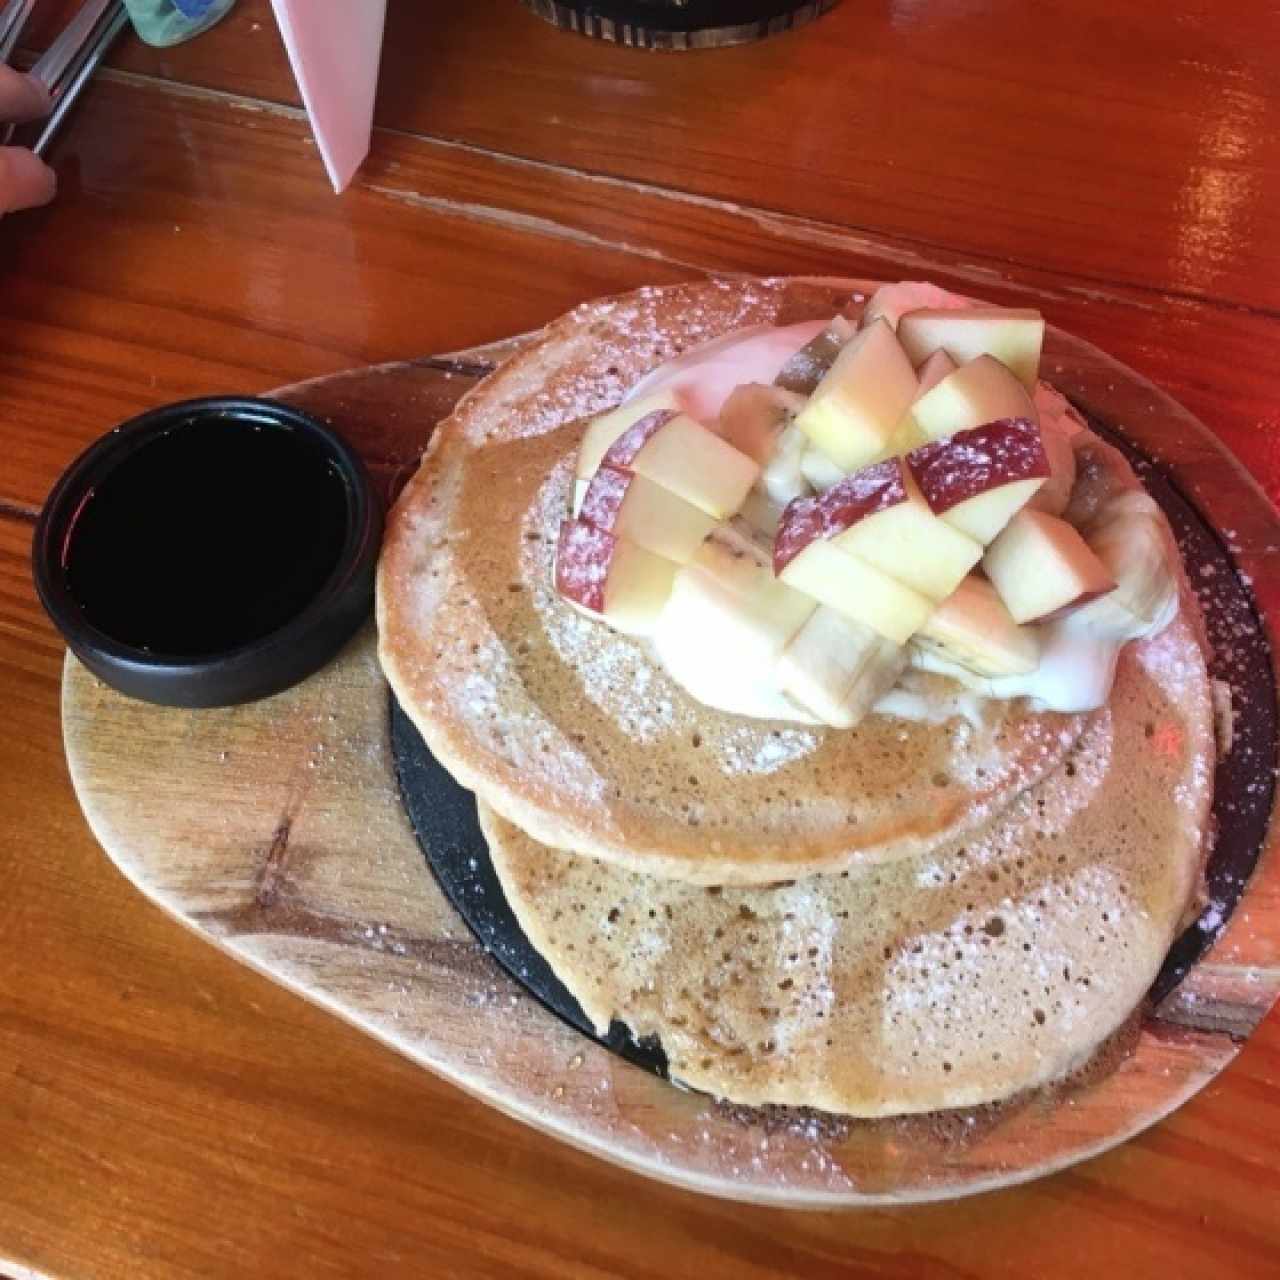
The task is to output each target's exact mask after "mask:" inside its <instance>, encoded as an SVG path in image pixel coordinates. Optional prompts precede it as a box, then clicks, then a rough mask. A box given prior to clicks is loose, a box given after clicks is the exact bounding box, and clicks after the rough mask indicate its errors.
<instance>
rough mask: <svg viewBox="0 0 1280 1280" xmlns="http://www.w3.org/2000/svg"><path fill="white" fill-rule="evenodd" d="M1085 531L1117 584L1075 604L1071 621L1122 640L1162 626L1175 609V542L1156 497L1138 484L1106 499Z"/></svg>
mask: <svg viewBox="0 0 1280 1280" xmlns="http://www.w3.org/2000/svg"><path fill="white" fill-rule="evenodd" d="M1084 537H1085V541H1086V542H1087V543H1088V544H1089V546H1090V548H1091V549H1092V550H1093V552H1094V554H1095V555H1096V556H1097V557H1098V559H1099V560H1101V561H1102V563H1103V564H1104V565H1106V567H1107V570H1108V572H1109V573H1110V574H1111V576H1112V577H1113V578H1114V579H1115V580H1116V588H1115V590H1114V591H1110V592H1108V593H1107V594H1106V595H1105V596H1099V597H1098V599H1097V600H1094V601H1092V602H1091V603H1089V604H1087V605H1084V606H1083V607H1082V608H1080V609H1077V610H1076V611H1075V613H1074V614H1073V615H1072V620H1073V623H1074V624H1075V625H1077V626H1087V627H1089V628H1090V629H1091V630H1094V631H1098V632H1101V633H1103V634H1105V635H1111V636H1115V637H1117V638H1119V639H1124V640H1134V639H1138V638H1139V637H1142V636H1153V635H1157V634H1158V633H1159V632H1161V631H1163V630H1164V629H1165V627H1167V626H1168V625H1169V623H1170V622H1172V621H1173V619H1174V617H1175V615H1176V614H1177V612H1178V574H1177V571H1176V570H1175V568H1174V566H1175V564H1176V563H1177V561H1176V557H1177V548H1176V547H1175V546H1174V543H1173V535H1172V534H1171V533H1170V532H1169V526H1168V524H1167V523H1166V522H1165V519H1164V515H1163V513H1162V512H1161V511H1160V508H1159V507H1158V506H1157V505H1156V503H1155V501H1154V500H1153V499H1152V498H1151V497H1150V496H1149V495H1148V494H1146V493H1144V492H1143V491H1142V490H1140V489H1133V490H1130V491H1129V492H1127V493H1122V494H1120V495H1119V496H1117V497H1115V498H1112V499H1110V500H1109V501H1107V502H1105V503H1104V504H1103V505H1102V506H1101V507H1100V508H1099V510H1098V512H1097V514H1096V515H1095V516H1094V518H1093V519H1092V520H1091V521H1090V522H1089V524H1088V526H1087V527H1086V528H1085V530H1084Z"/></svg>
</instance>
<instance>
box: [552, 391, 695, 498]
mask: <svg viewBox="0 0 1280 1280" xmlns="http://www.w3.org/2000/svg"><path fill="white" fill-rule="evenodd" d="M681 408H682V406H681V402H680V398H679V396H678V395H677V394H676V392H675V391H672V390H667V391H659V392H657V393H656V394H654V395H651V396H642V397H640V398H639V399H637V400H628V401H627V403H626V404H620V405H619V406H618V407H617V408H616V409H611V410H610V411H609V412H608V413H605V414H601V415H600V417H598V418H596V419H595V420H594V421H593V422H591V424H590V425H589V426H588V427H587V432H586V435H584V436H583V437H582V445H581V447H580V448H579V449H578V462H577V465H576V467H575V468H574V474H575V475H576V477H577V478H578V479H579V480H590V479H591V477H592V476H593V475H595V473H596V468H597V467H599V465H600V463H601V462H602V461H603V460H604V455H605V454H606V453H608V451H609V449H610V448H611V447H612V446H613V443H614V441H615V440H617V438H618V437H619V436H620V435H622V433H623V432H624V431H626V430H628V429H629V428H630V427H633V426H634V425H635V424H636V423H637V422H639V421H641V420H642V419H644V418H647V417H649V415H650V414H653V413H664V412H669V413H679V412H681Z"/></svg>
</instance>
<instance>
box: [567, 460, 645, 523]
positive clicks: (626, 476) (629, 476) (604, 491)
mask: <svg viewBox="0 0 1280 1280" xmlns="http://www.w3.org/2000/svg"><path fill="white" fill-rule="evenodd" d="M634 478H635V472H634V471H623V470H621V469H619V468H618V467H614V466H610V465H609V464H608V463H607V462H604V463H601V464H600V470H599V471H597V472H596V473H595V475H593V476H592V477H591V483H590V484H589V485H588V486H587V492H586V493H585V494H584V495H583V498H582V507H581V509H580V510H579V512H578V519H579V520H582V521H584V522H585V523H586V524H589V525H591V526H592V527H593V528H595V529H601V530H603V531H604V532H605V533H612V532H613V526H614V525H615V524H617V522H618V512H620V511H621V510H622V502H623V499H624V498H625V497H626V496H627V489H628V488H630V486H631V481H632V480H633V479H634Z"/></svg>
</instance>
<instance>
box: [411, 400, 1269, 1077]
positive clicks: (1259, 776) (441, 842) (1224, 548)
mask: <svg viewBox="0 0 1280 1280" xmlns="http://www.w3.org/2000/svg"><path fill="white" fill-rule="evenodd" d="M1090 426H1091V427H1092V428H1093V430H1094V431H1096V432H1097V433H1098V435H1100V436H1102V437H1104V438H1105V439H1106V440H1108V441H1109V442H1111V443H1113V444H1115V445H1116V447H1117V448H1119V449H1120V450H1121V451H1122V452H1123V453H1124V454H1125V456H1126V457H1127V458H1128V459H1129V461H1130V463H1132V465H1133V467H1134V470H1135V471H1137V473H1138V474H1139V475H1140V476H1141V478H1142V481H1143V483H1144V484H1145V485H1146V487H1147V490H1148V492H1149V493H1150V494H1151V496H1152V497H1153V498H1155V500H1156V501H1157V502H1158V503H1159V504H1160V506H1161V507H1163V508H1164V512H1165V514H1166V515H1167V516H1168V517H1169V523H1170V524H1171V525H1172V526H1173V531H1174V533H1175V535H1176V536H1177V539H1178V546H1179V548H1180V549H1181V551H1182V558H1183V562H1184V564H1185V565H1186V568H1187V573H1188V575H1189V577H1190V579H1191V583H1192V585H1193V587H1194V588H1195V590H1196V592H1197V594H1198V596H1199V597H1200V603H1201V607H1202V609H1203V612H1204V618H1205V623H1206V625H1207V627H1208V631H1209V639H1210V643H1211V646H1212V649H1213V660H1212V662H1211V664H1210V670H1211V674H1212V675H1213V676H1215V677H1216V678H1217V679H1220V680H1224V681H1226V682H1227V683H1228V684H1229V685H1230V686H1231V693H1232V701H1233V705H1234V706H1235V708H1236V710H1237V714H1236V717H1235V741H1234V745H1233V747H1232V750H1231V754H1230V755H1228V756H1227V757H1226V758H1225V759H1223V760H1219V762H1218V767H1217V773H1216V776H1215V779H1214V801H1213V816H1214V820H1215V822H1216V824H1217V839H1216V841H1215V844H1214V848H1213V852H1212V854H1211V855H1210V859H1209V866H1208V868H1207V881H1208V890H1209V899H1210V901H1209V905H1208V906H1207V907H1206V908H1205V910H1204V912H1203V913H1202V914H1201V916H1200V918H1199V919H1198V920H1197V921H1196V922H1195V923H1194V924H1193V925H1191V926H1190V927H1189V928H1188V929H1187V930H1186V931H1185V932H1184V933H1183V934H1182V935H1181V937H1179V938H1178V939H1177V941H1175V942H1174V944H1173V946H1172V947H1171V948H1170V950H1169V954H1168V956H1167V957H1166V959H1165V962H1164V966H1163V968H1161V970H1160V973H1159V974H1158V975H1157V977H1156V980H1155V983H1154V984H1153V986H1152V989H1151V995H1152V999H1153V1000H1155V1001H1159V1000H1161V999H1163V998H1164V997H1165V996H1167V995H1168V994H1169V992H1170V991H1172V990H1173V989H1174V988H1175V987H1176V986H1177V985H1178V983H1179V982H1181V981H1182V979H1183V977H1184V976H1185V975H1186V973H1187V970H1188V969H1190V968H1191V966H1192V965H1193V964H1195V962H1196V961H1197V960H1198V959H1199V958H1200V957H1201V956H1202V955H1203V954H1204V952H1205V951H1206V950H1207V949H1208V948H1209V947H1210V946H1212V944H1213V942H1214V940H1215V939H1216V938H1217V937H1218V935H1219V934H1220V933H1221V932H1222V930H1223V928H1224V927H1225V925H1226V923H1227V921H1228V919H1230V917H1231V913H1232V911H1234V910H1235V906H1236V903H1237V902H1238V901H1239V900H1240V895H1241V894H1242V893H1243V892H1244V888H1245V885H1246V883H1247V881H1248V879H1249V876H1250V875H1251V874H1252V873H1253V868H1254V866H1255V864H1256V863H1257V860H1258V855H1259V853H1260V852H1261V849H1262V844H1263V841H1264V839H1265V838H1266V832H1267V823H1268V820H1269V818H1270V814H1271V805H1272V800H1273V793H1274V790H1275V766H1276V761H1277V723H1276V683H1275V674H1274V672H1273V670H1272V665H1271V653H1270V647H1269V645H1268V643H1267V638H1266V632H1265V631H1264V629H1263V625H1262V620H1261V618H1260V617H1259V616H1258V611H1257V609H1256V608H1255V607H1254V603H1253V597H1252V595H1251V594H1250V591H1249V588H1248V585H1247V584H1246V583H1245V582H1244V580H1243V579H1242V578H1241V576H1240V572H1239V570H1238V569H1237V568H1236V565H1235V562H1234V561H1233V560H1232V558H1231V552H1230V550H1229V547H1228V545H1227V543H1226V541H1225V540H1224V539H1223V538H1222V536H1221V535H1219V534H1218V533H1216V532H1215V531H1214V530H1213V529H1212V528H1211V527H1210V526H1209V524H1208V523H1207V522H1206V521H1205V519H1204V517H1203V516H1201V515H1200V513H1199V511H1197V510H1196V508H1195V506H1194V505H1193V504H1192V502H1191V501H1190V499H1189V498H1188V497H1187V496H1186V495H1185V494H1184V493H1183V492H1182V490H1181V489H1180V488H1179V487H1178V485H1177V484H1176V483H1175V482H1174V481H1173V480H1172V479H1171V478H1170V477H1169V476H1168V475H1166V474H1165V473H1164V472H1163V471H1162V470H1161V469H1160V467H1159V466H1158V465H1157V464H1156V463H1154V462H1152V460H1151V459H1150V458H1149V457H1147V456H1146V455H1145V454H1143V453H1141V452H1140V451H1139V450H1137V449H1136V448H1135V447H1134V446H1133V445H1132V444H1130V443H1129V442H1128V441H1127V440H1125V439H1124V438H1123V437H1122V436H1120V435H1118V434H1117V433H1116V432H1115V431H1112V430H1110V429H1109V428H1107V427H1106V426H1105V425H1103V424H1102V423H1100V422H1098V421H1097V420H1096V419H1093V418H1092V417H1091V418H1090ZM391 741H392V747H393V751H394V755H395V763H396V777H397V779H398V780H399V783H400V794H401V797H402V799H403V801H404V806H405V809H406V810H407V811H408V814H409V821H410V822H411V823H412V825H413V830H414V833H415V834H416V835H417V837H418V843H419V844H420V845H421V846H422V850H423V852H424V853H425V854H426V858H427V862H428V863H429V864H430V866H431V869H432V871H433V872H434V873H435V876H436V879H437V880H438V881H439V883H440V887H441V888H442V889H443V890H444V892H445V894H446V895H447V896H448V898H449V901H450V902H452V903H453V905H454V906H455V907H456V908H457V910H458V912H459V914H460V915H461V916H462V918H463V919H464V920H465V921H466V922H467V924H468V925H469V926H470V927H471V929H472V931H473V932H474V933H475V935H476V937H477V938H478V939H479V940H480V942H481V943H483V944H484V947H485V949H486V950H488V951H489V952H491V953H492V954H493V956H494V958H495V959H496V960H497V961H498V963H499V964H501V965H502V967H503V968H504V969H505V970H506V971H507V972H508V973H509V974H510V975H511V976H512V977H513V978H514V979H515V980H516V981H517V982H519V983H520V984H521V985H522V986H524V987H525V988H526V989H527V990H528V991H529V992H531V993H532V994H533V995H534V996H536V997H537V998H538V1000H540V1001H541V1002H542V1004H544V1005H545V1006H546V1007H547V1008H548V1009H550V1010H551V1011H552V1012H553V1013H556V1014H558V1015H559V1016H560V1017H561V1018H563V1019H564V1020H565V1021H566V1022H568V1023H569V1024H570V1025H571V1026H573V1027H576V1028H577V1029H578V1030H579V1031H581V1032H582V1033H583V1035H586V1036H590V1037H591V1039H593V1040H599V1041H600V1043H601V1044H603V1045H605V1047H606V1048H609V1049H612V1050H613V1051H614V1052H615V1053H618V1054H620V1055H621V1056H622V1057H624V1058H626V1059H627V1060H628V1061H630V1062H634V1063H636V1064H638V1065H639V1066H642V1067H645V1068H646V1069H648V1070H650V1071H654V1072H656V1073H657V1074H659V1075H662V1076H665V1075H666V1073H667V1062H666V1055H665V1054H664V1053H663V1052H662V1047H661V1045H660V1044H659V1043H658V1042H657V1040H656V1039H655V1038H652V1037H650V1038H648V1039H646V1040H643V1041H636V1040H634V1039H633V1038H632V1037H631V1035H630V1033H629V1032H628V1030H627V1028H626V1027H625V1026H624V1025H623V1024H622V1023H620V1022H615V1023H614V1024H613V1026H612V1027H610V1029H609V1034H608V1035H607V1036H606V1037H604V1038H603V1039H600V1037H598V1036H596V1035H595V1034H594V1033H593V1032H592V1030H591V1024H590V1023H589V1022H588V1021H587V1017H586V1015H585V1014H584V1013H583V1012H582V1008H581V1006H579V1004H578V1002H577V1001H576V1000H575V999H574V998H573V996H571V995H570V994H569V992H568V991H567V990H566V988H565V987H564V985H563V983H561V982H560V980H559V979H558V978H557V977H556V976H555V974H554V973H552V972H551V968H550V966H549V965H548V964H547V962H546V961H545V960H544V959H543V958H542V956H541V955H539V954H538V952H537V951H535V950H534V948H533V945H532V944H531V943H530V941H529V939H528V938H527V937H526V936H525V933H524V931H523V930H522V929H521V928H520V925H519V924H518V923H517V921H516V918H515V915H514V914H513V913H512V910H511V908H510V906H509V905H508V903H507V899H506V896H505V895H504V894H503V892H502V886H501V885H500V884H499V882H498V877H497V874H496V873H495V871H494V869H493V863H492V862H491V861H490V859H489V849H488V846H487V845H486V844H485V840H484V836H483V835H482V834H481V832H480V824H479V821H478V819H477V817H476V802H475V797H474V796H473V795H472V793H471V792H470V791H467V790H465V789H464V788H462V787H460V786H459V785H458V784H457V783H456V782H455V781H454V780H453V778H452V777H451V776H450V775H449V774H448V772H447V771H446V770H445V769H444V768H443V767H442V766H441V765H440V764H439V763H438V762H437V761H436V760H435V758H434V757H433V756H432V755H431V753H430V752H429V751H428V750H427V748H426V745H425V743H424V742H423V741H422V738H421V736H420V735H419V733H418V731H417V729H416V728H415V727H414V725H413V722H412V721H411V720H410V719H409V717H408V716H407V715H406V714H405V712H404V711H403V709H402V708H401V707H400V705H399V703H398V702H396V700H395V698H394V697H392V699H391Z"/></svg>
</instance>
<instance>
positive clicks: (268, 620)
mask: <svg viewBox="0 0 1280 1280" xmlns="http://www.w3.org/2000/svg"><path fill="white" fill-rule="evenodd" d="M381 535H382V507H381V503H380V502H379V499H378V497H377V494H376V493H375V492H374V490H373V487H372V485H371V483H370V480H369V477H368V474H367V472H366V470H365V467H364V464H363V463H362V462H361V460H360V459H359V457H358V456H357V455H356V454H355V453H354V452H353V451H352V450H351V448H350V447H349V446H348V445H347V444H346V443H345V442H344V441H343V440H342V439H341V438H340V437H339V436H337V435H336V434H335V433H334V432H333V431H331V430H329V429H328V428H327V427H325V426H323V425H321V423H319V422H317V421H316V420H315V419H314V418H311V417H309V416H308V415H307V414H304V413H301V412H299V411H298V410H297V409H293V408H290V407H289V406H288V405H285V404H281V403H279V402H277V401H273V400H258V399H251V398H248V397H222V398H217V399H206V400H190V401H186V402H184V403H182V404H175V405H169V406H166V407H165V408H162V409H156V410H154V411H152V412H151V413H146V414H143V415H142V416H141V417H139V418H135V419H133V420H132V421H131V422H127V423H125V424H124V425H123V426H120V427H117V428H116V429H115V430H114V431H112V432H110V433H109V434H108V435H106V436H104V437H103V438H102V439H100V440H99V441H97V442H96V443H95V444H93V445H91V446H90V447H89V448H88V449H87V450H85V452H84V453H83V454H81V455H80V457H79V458H77V459H76V461H75V462H74V463H72V465H71V466H70V467H69V468H68V470H67V471H66V472H65V473H64V474H63V476H62V477H61V479H60V480H59V481H58V483H57V484H56V485H55V486H54V489H53V492H52V493H51V494H50V495H49V499H48V501H47V502H46V504H45V507H44V510H43V512H42V513H41V516H40V520H39V522H38V523H37V525H36V532H35V540H34V544H33V547H32V569H33V575H34V578H35V583H36V589H37V591H38V593H39V595H40V600H41V602H42V603H43V605H44V607H45V609H46V610H47V611H48V613H49V616H50V617H51V618H52V619H53V622H54V624H55V625H56V626H57V628H58V630H59V631H61V632H62V634H63V636H64V638H65V639H66V641H67V644H68V646H69V647H70V648H71V650H72V651H73V652H74V653H75V655H76V656H77V657H78V658H79V659H80V660H81V662H83V663H84V664H85V666H86V667H88V668H89V670H90V671H92V672H93V673H94V674H95V675H96V676H98V677H99V679H101V680H103V681H105V682H106V683H107V684H109V685H111V686H112V687H113V688H115V689H118V690H119V691H120V692H122V693H126V694H129V695H131V696H133V697H136V698H141V699H144V700H146V701H148V702H156V703H161V704H164V705H166V706H177V707H214V706H229V705H232V704H234V703H240V702H248V701H251V700H253V699H256V698H262V697H266V696H268V695H269V694H273V693H278V692H280V691H281V690H282V689H286V688H288V687H289V686H290V685H293V684H296V683H297V682H298V681H300V680H302V679H304V678H305V677H306V676H308V675H310V674H311V673H312V672H314V671H316V670H317V669H318V668H319V667H321V666H322V665H323V664H324V663H326V662H327V661H328V660H329V659H330V658H331V657H332V656H333V655H334V654H335V653H336V652H337V650H338V649H339V648H340V647H341V646H342V645H343V644H344V643H345V642H346V641H347V640H348V639H349V638H350V637H351V636H352V635H353V634H354V632H355V631H356V629H357V628H358V627H359V626H360V624H361V623H362V622H363V621H364V620H365V618H367V617H368V615H369V609H370V605H371V603H372V599H373V579H374V571H375V567H376V564H377V557H378V549H379V545H380V542H381Z"/></svg>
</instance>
